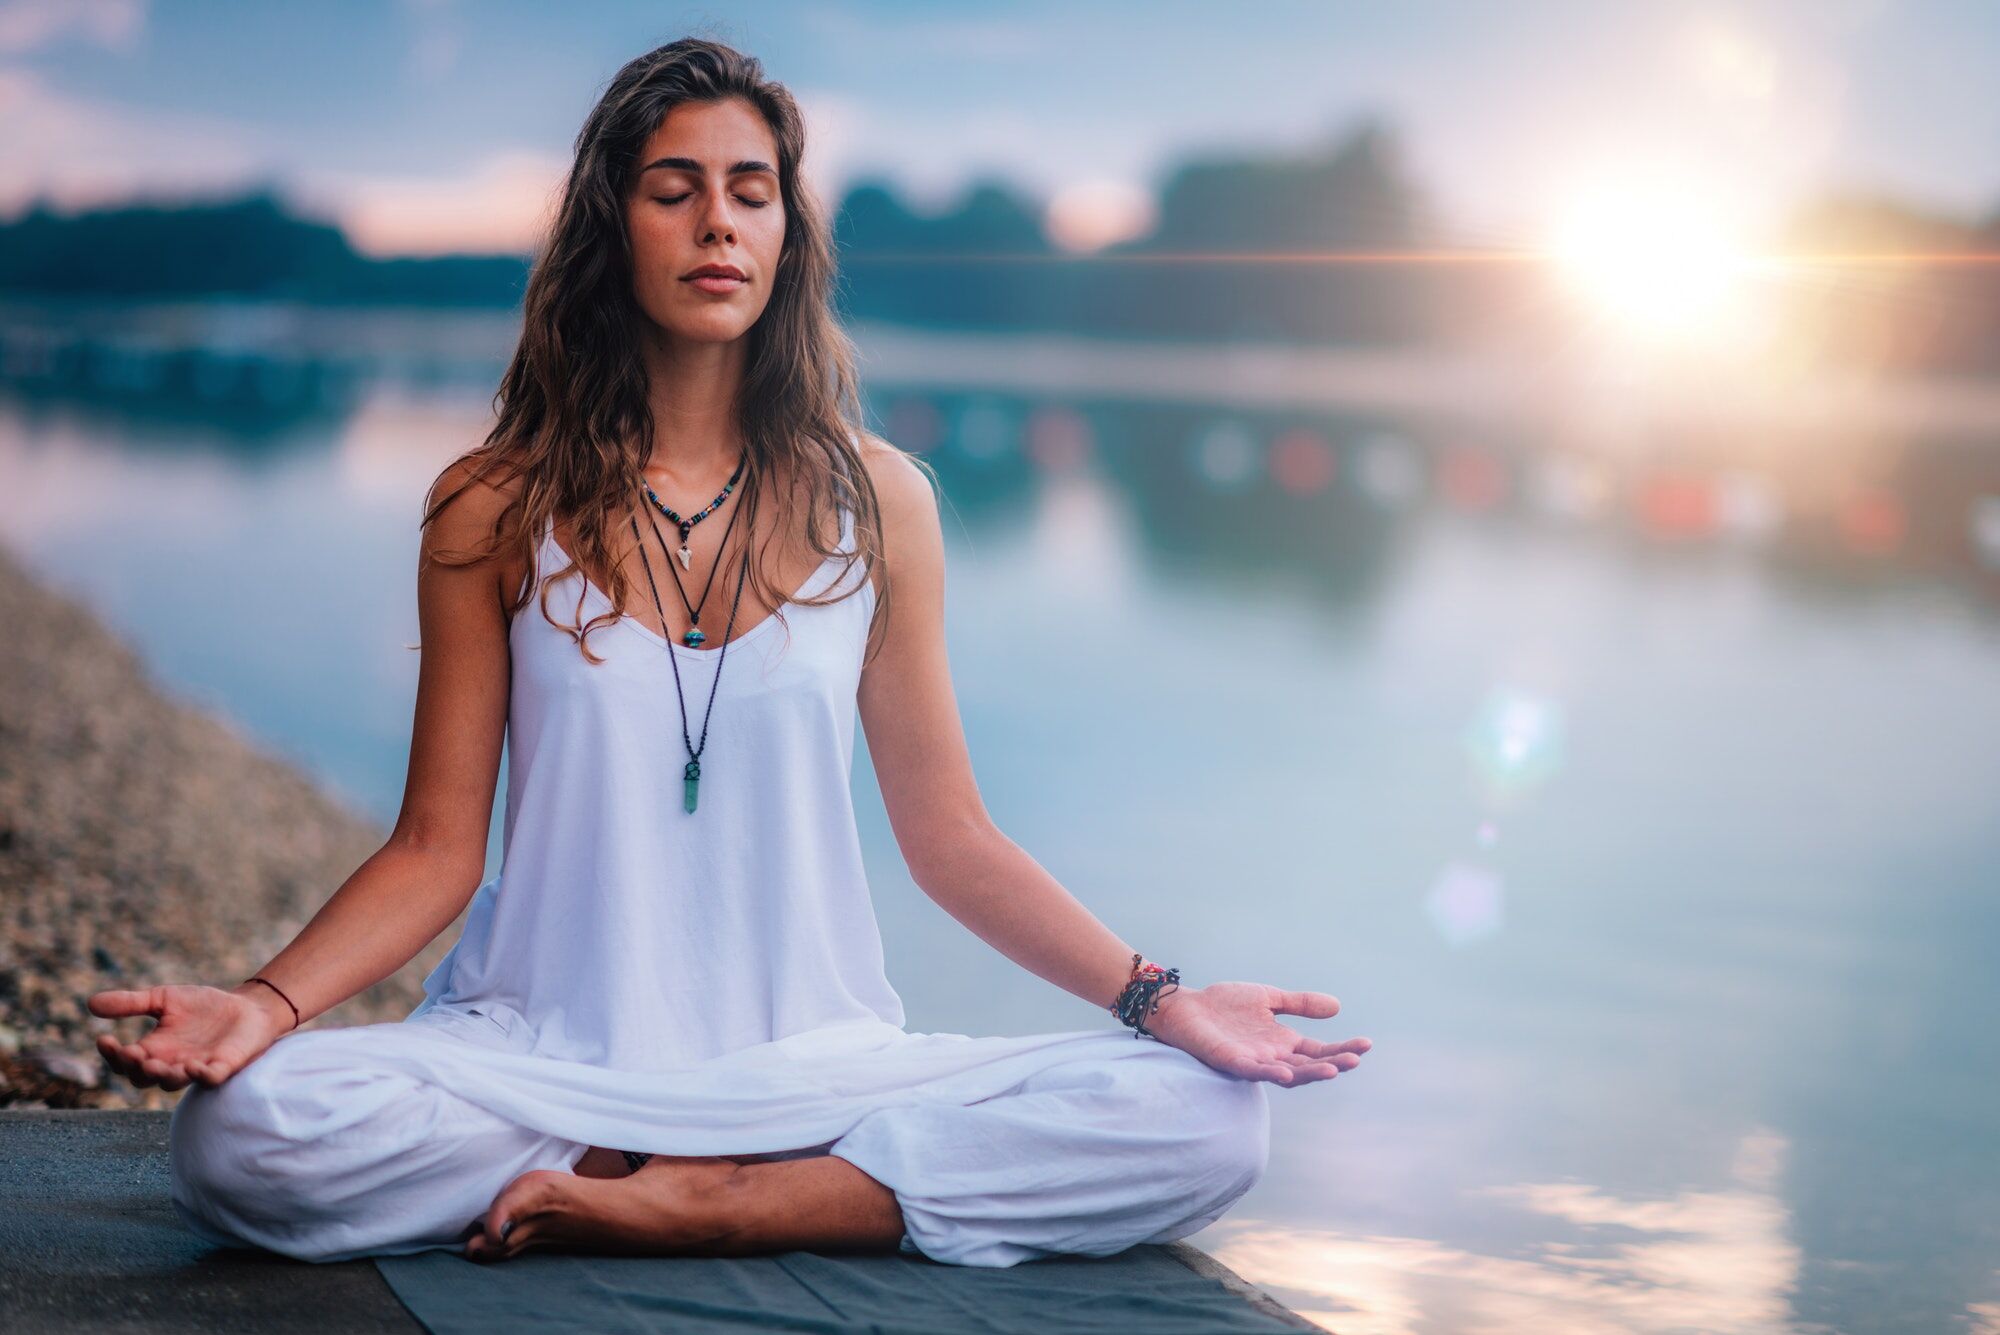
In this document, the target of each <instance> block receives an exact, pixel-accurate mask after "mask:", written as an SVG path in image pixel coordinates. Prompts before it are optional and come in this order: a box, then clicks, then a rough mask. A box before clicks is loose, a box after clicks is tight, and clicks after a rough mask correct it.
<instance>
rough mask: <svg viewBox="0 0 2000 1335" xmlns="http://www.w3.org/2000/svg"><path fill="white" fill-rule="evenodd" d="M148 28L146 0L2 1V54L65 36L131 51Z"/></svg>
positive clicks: (50, 43)
mask: <svg viewBox="0 0 2000 1335" xmlns="http://www.w3.org/2000/svg"><path fill="white" fill-rule="evenodd" d="M145 28H146V0H0V53H4V54H8V55H20V54H22V53H24V52H28V51H39V50H41V49H42V48H43V47H45V46H53V45H54V44H55V43H56V42H58V41H60V40H62V39H63V38H65V37H70V36H75V37H76V38H78V39H79V40H81V41H85V42H93V43H95V44H97V45H98V46H103V47H109V48H111V49H112V50H115V51H130V50H132V49H133V47H135V46H136V45H137V44H138V39H139V35H140V33H142V32H144V31H145Z"/></svg>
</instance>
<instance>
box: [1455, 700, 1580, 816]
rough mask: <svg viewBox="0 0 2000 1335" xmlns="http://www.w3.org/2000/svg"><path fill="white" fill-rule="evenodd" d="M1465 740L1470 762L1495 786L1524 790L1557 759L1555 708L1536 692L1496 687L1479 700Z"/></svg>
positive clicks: (1559, 737)
mask: <svg viewBox="0 0 2000 1335" xmlns="http://www.w3.org/2000/svg"><path fill="white" fill-rule="evenodd" d="M1465 740H1466V750H1467V752H1468V753H1469V754H1470V756H1471V757H1472V763H1473V767H1474V768H1475V769H1476V770H1477V771H1478V772H1479V774H1480V777H1482V778H1483V779H1485V780H1486V782H1487V783H1488V784H1490V785H1491V786H1492V787H1493V788H1494V789H1495V790H1496V791H1500V792H1515V791H1519V790H1522V789H1526V788H1529V787H1532V786H1534V785H1535V784H1537V783H1540V782H1541V781H1542V780H1543V779H1545V778H1547V777H1548V776H1549V775H1550V774H1552V773H1554V772H1555V770H1556V768H1557V766H1558V765H1559V764H1560V763H1561V761H1562V717H1561V711H1560V709H1559V708H1558V707H1557V705H1556V704H1555V702H1554V701H1551V700H1549V699H1546V698H1544V697H1542V696H1537V695H1532V694H1529V693H1527V692H1524V691H1517V690H1514V689H1512V688H1509V687H1498V688H1495V689H1494V690H1493V691H1492V692H1491V693H1490V694H1489V695H1488V696H1487V697H1486V699H1485V701H1484V702H1483V703H1482V704H1481V705H1480V707H1479V710H1478V712H1477V713H1476V714H1475V715H1474V717H1473V721H1472V724H1471V726H1470V727H1469V728H1468V729H1467V730H1466V739H1465Z"/></svg>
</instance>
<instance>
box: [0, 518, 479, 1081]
mask: <svg viewBox="0 0 2000 1335" xmlns="http://www.w3.org/2000/svg"><path fill="white" fill-rule="evenodd" d="M0 627H5V630H4V632H0V1107H11V1108H41V1107H47V1108H168V1107H172V1106H173V1104H175V1103H176V1102H178V1101H179V1099H180V1097H181V1095H182V1093H184V1092H185V1091H179V1090H177V1091H172V1092H169V1091H164V1090H160V1089H137V1088H134V1087H133V1086H132V1085H131V1084H130V1083H129V1082H128V1081H126V1080H125V1079H124V1078H123V1077H122V1076H120V1075H117V1074H116V1073H115V1072H113V1071H112V1070H111V1069H110V1067H108V1066H107V1065H106V1064H105V1062H104V1060H103V1058H102V1057H101V1056H99V1055H98V1052H97V1049H96V1046H95V1038H96V1036H97V1034H99V1033H101V1032H104V1031H106V1030H110V1029H113V1028H114V1026H115V1027H116V1029H117V1032H119V1033H121V1034H124V1035H126V1036H127V1037H130V1038H136V1037H138V1036H139V1035H141V1034H143V1033H144V1032H146V1031H147V1030H148V1029H150V1028H151V1027H152V1024H153V1021H152V1020H151V1019H148V1018H139V1019H131V1020H119V1021H115V1022H114V1021H111V1020H107V1019H103V1018H100V1017H98V1016H94V1015H92V1014H90V1012H89V1010H88V1009H87V1008H86V1007H85V1005H84V1002H85V999H86V998H88V997H89V996H90V994H91V993H93V992H96V991H98V990H100V989H103V988H109V987H148V986H151V985H153V984H155V983H209V984H213V985H216V986H220V987H229V986H232V985H234V984H235V983H238V982H240V981H242V980H243V979H244V978H247V977H249V976H250V975H251V974H252V973H254V972H256V971H257V970H258V969H259V968H261V967H262V966H263V965H264V964H265V963H266V962H268V961H269V959H270V958H271V956H272V955H274V954H275V953H277V951H278V950H279V949H281V948H282V947H283V946H284V945H285V943H286V942H288V941H290V940H291V938H292V936H293V935H294V934H295V933H296V932H297V931H298V929H299V928H300V927H302V926H304V925H305V923H306V921H307V920H308V919H309V918H311V917H312V915H313V914H314V913H315V912H317V911H318V909H319V907H320V905H321V904H323V903H325V902H326V900H327V898H328V897H329V896H331V895H332V894H333V892H334V891H335V890H336V889H338V888H339V886H340V884H341V882H342V881H344V880H346V878H347V877H348V876H349V875H351V874H352V873H353V871H354V869H355V868H356V867H358V866H360V865H361V863H362V861H363V860H364V859H366V858H367V857H368V856H369V855H370V854H371V853H373V852H374V851H375V850H376V849H377V848H378V847H380V846H381V842H382V838H383V835H384V833H385V831H383V830H382V829H381V828H379V827H378V826H376V825H374V824H373V823H371V822H369V821H367V820H365V819H363V818H362V817H360V816H359V815H357V814H356V813H354V812H353V811H351V810H349V809H348V808H346V807H344V806H343V805H342V804H340V803H339V802H337V801H336V800H334V799H333V798H332V797H330V796H329V795H328V794H326V793H325V792H323V791H321V790H320V789H319V788H317V787H315V786H314V784H313V783H312V782H311V781H310V780H309V779H307V778H306V777H305V776H304V775H302V774H301V773H300V772H299V771H298V770H297V769H295V768H294V767H292V766H291V765H289V764H288V763H286V762H285V761H283V760H280V759H278V758H276V757H274V756H272V755H270V754H269V753H267V752H265V751H264V750H262V749H261V748H259V747H258V746H257V745H256V744H255V743H253V742H252V741H250V740H249V739H247V738H246V737H245V736H244V735H243V734H242V733H241V732H240V731H239V730H238V729H236V728H235V727H233V726H232V725H230V724H229V723H227V722H225V721H224V720H222V719H219V718H217V717H215V716H213V715H211V714H208V713H206V712H204V711H202V710H200V709H197V708H194V707H191V706H190V705H188V704H185V703H183V702H181V701H178V700H175V699H173V698H171V697H170V696H169V695H168V694H167V693H165V692H163V691H162V690H161V689H160V687H159V686H158V685H156V684H155V683H153V682H152V681H151V680H150V679H149V678H148V676H147V673H146V670H145V668H144V665H143V664H141V663H140V661H139V660H138V658H137V657H136V656H135V655H134V654H133V652H132V650H131V649H130V648H128V647H127V646H126V645H125V644H123V643H122V642H121V641H119V640H118V639H117V637H116V636H114V635H113V634H112V633H111V632H110V631H109V630H107V629H106V628H105V627H104V626H103V625H102V624H101V623H100V622H99V621H98V620H97V619H96V618H95V617H94V616H93V615H91V614H90V613H89V612H87V611H86V610H84V609H83V608H82V607H80V606H79V605H77V604H76V603H75V602H73V601H71V600H70V599H67V598H64V597H62V596H60V595H58V594H56V593H55V592H53V591H51V590H49V589H48V588H46V587H44V586H43V585H42V584H41V583H40V582H38V581H37V580H36V579H35V578H34V576H33V575H32V574H31V573H30V572H29V571H28V570H27V569H26V568H25V567H24V566H23V565H22V564H21V563H20V561H19V559H18V558H16V557H15V556H14V555H13V554H12V553H11V552H9V551H7V550H6V549H5V548H4V547H0ZM461 920H462V918H461ZM457 936H458V924H457V923H454V924H453V925H452V926H451V927H450V928H447V929H446V930H445V931H444V932H442V933H440V934H439V936H438V938H437V939H436V940H435V941H433V942H431V944H430V945H428V946H426V947H425V948H424V950H423V951H422V952H421V953H420V954H419V955H418V956H417V958H416V959H415V960H413V961H411V963H409V964H407V965H405V966H404V967H403V968H402V969H401V970H399V971H398V972H397V973H396V974H395V975H394V976H392V977H390V978H388V979H386V980H385V981H383V982H382V983H380V984H378V985H377V986H375V987H373V988H370V989H369V990H368V991H366V992H363V993H361V994H360V995H358V996H356V997H353V998H351V999H349V1000H348V1001H346V1002H344V1003H343V1004H341V1005H339V1006H336V1007H334V1008H333V1009H332V1010H330V1011H328V1012H327V1013H326V1014H324V1015H321V1016H318V1017H315V1018H314V1019H313V1020H311V1021H309V1022H308V1023H307V1024H306V1025H305V1028H308V1029H317V1028H337V1027H341V1026H345V1025H356V1024H372V1023H376V1022H378V1021H384V1020H400V1019H402V1018H403V1017H404V1016H405V1015H407V1014H409V1012H410V1010H411V1008H412V1007H414V1006H415V1005H416V1004H417V1002H418V1001H419V1000H421V999H422V997H423V988H422V981H423V978H424V975H425V974H426V973H428V972H429V971H430V969H431V967H432V965H434V964H435V963H436V962H437V960H438V959H439V958H440V957H441V956H442V955H443V954H444V952H445V950H446V949H448V948H449V947H450V945H451V943H452V941H454V940H456V939H457Z"/></svg>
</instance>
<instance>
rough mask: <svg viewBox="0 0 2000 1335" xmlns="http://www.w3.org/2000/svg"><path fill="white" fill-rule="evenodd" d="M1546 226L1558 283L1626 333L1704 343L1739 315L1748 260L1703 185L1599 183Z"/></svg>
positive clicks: (1549, 249)
mask: <svg viewBox="0 0 2000 1335" xmlns="http://www.w3.org/2000/svg"><path fill="white" fill-rule="evenodd" d="M1553 231H1554V236H1553V238H1552V240H1551V243H1550V245H1549V247H1548V251H1547V253H1548V257H1549V259H1550V260H1551V261H1552V262H1553V263H1554V265H1555V267H1556V271H1557V273H1558V275H1559V277H1560V278H1561V279H1562V281H1563V282H1564V284H1565V286H1566V287H1567V288H1569V289H1570V290H1571V291H1572V292H1573V293H1574V294H1575V295H1576V297H1577V298H1578V299H1579V300H1580V301H1582V302H1583V303H1584V304H1585V305H1587V306H1588V307H1589V308H1590V309H1591V310H1592V311H1593V313H1595V314H1596V315H1598V316H1600V317H1602V318H1604V319H1606V320H1608V321H1611V322H1614V323H1616V324H1617V325H1619V326H1621V327H1623V328H1624V329H1626V330H1627V331H1629V332H1630V333H1632V334H1635V335H1638V336H1642V337H1659V338H1669V339H1683V338H1696V339H1699V340H1701V341H1704V342H1707V341H1711V340H1713V339H1716V338H1718V337H1720V336H1723V335H1726V334H1727V333H1728V332H1729V330H1730V329H1731V328H1732V327H1734V326H1736V325H1737V324H1738V323H1739V320H1740V317H1741V315H1742V310H1741V305H1742V302H1743V298H1744V296H1745V294H1746V283H1745V281H1744V280H1745V278H1746V277H1747V276H1748V273H1749V270H1750V263H1751V261H1750V258H1749V256H1748V255H1747V254H1746V253H1745V251H1744V250H1743V249H1742V246H1741V242H1740V240H1739V238H1738V236H1737V235H1736V234H1735V229H1733V228H1731V227H1730V226H1729V225H1728V223H1727V222H1726V220H1725V218H1724V216H1723V215H1722V213H1721V211H1719V210H1717V209H1715V208H1713V207H1711V206H1710V205H1709V203H1708V201H1707V200H1706V199H1705V198H1704V196H1703V194H1702V192H1699V191H1696V190H1676V191H1669V190H1665V189H1662V188H1660V187H1658V186H1654V187H1651V188H1645V187H1639V188H1630V189H1606V190H1602V191H1599V192H1597V193H1594V194H1590V195H1587V196H1583V197H1580V198H1578V199H1577V200H1575V201H1573V202H1572V203H1571V204H1570V205H1569V206H1567V207H1566V208H1565V209H1564V210H1563V211H1562V212H1561V213H1560V215H1559V216H1558V218H1557V220H1556V224H1555V227H1554V229H1553Z"/></svg>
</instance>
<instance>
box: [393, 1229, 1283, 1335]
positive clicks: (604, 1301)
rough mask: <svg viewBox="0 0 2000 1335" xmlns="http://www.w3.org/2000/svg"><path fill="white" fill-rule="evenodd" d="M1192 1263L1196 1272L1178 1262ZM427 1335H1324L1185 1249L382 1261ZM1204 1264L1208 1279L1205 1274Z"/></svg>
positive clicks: (443, 1256) (423, 1255) (434, 1256)
mask: <svg viewBox="0 0 2000 1335" xmlns="http://www.w3.org/2000/svg"><path fill="white" fill-rule="evenodd" d="M1182 1257H1186V1258H1187V1259H1186V1260H1183V1259H1181V1258H1182ZM375 1264H376V1266H377V1267H378V1268H380V1270H381V1271H382V1274H383V1277H384V1278H386V1279H387V1280H388V1282H389V1286H390V1287H391V1288H392V1289H394V1290H395V1291H396V1294H397V1296H398V1297H400V1298H401V1299H402V1300H403V1302H404V1303H405V1304H406V1305H407V1306H408V1307H409V1309H410V1311H411V1312H413V1313H414V1314H415V1315H416V1316H417V1318H418V1319H419V1320H420V1321H422V1322H423V1323H424V1325H425V1326H427V1327H429V1329H430V1331H431V1332H432V1335H488V1332H493V1331H525V1332H551V1333H553V1332H557V1331H562V1332H573V1331H578V1330H588V1331H592V1332H599V1333H601V1335H638V1332H642V1331H643V1332H672V1333H673V1335H725V1333H727V1335H740V1332H743V1331H751V1330H756V1331H809V1332H815V1333H816V1335H821V1333H823V1335H858V1333H859V1332H870V1333H871V1335H957V1332H961V1331H963V1332H979V1333H981V1335H989V1333H990V1335H1048V1333H1049V1332H1055V1331H1060V1332H1063V1333H1064V1335H1093V1333H1094V1332H1105V1335H1110V1333H1111V1332H1118V1335H1131V1332H1134V1331H1145V1332H1148V1335H1236V1333H1237V1332H1276V1331H1283V1332H1286V1335H1295V1333H1296V1332H1297V1331H1299V1330H1301V1329H1304V1330H1319V1329H1321V1328H1320V1327H1318V1326H1315V1325H1312V1324H1311V1323H1310V1322H1307V1321H1306V1320H1305V1319H1304V1318H1302V1317H1300V1316H1298V1315H1296V1314H1294V1313H1290V1312H1285V1311H1283V1309H1281V1308H1279V1307H1278V1306H1277V1304H1276V1303H1275V1302H1274V1301H1273V1300H1271V1299H1270V1298H1269V1297H1268V1296H1265V1295H1263V1294H1261V1293H1260V1292H1258V1291H1256V1290H1254V1289H1251V1288H1250V1286H1248V1285H1246V1284H1245V1283H1244V1282H1243V1281H1242V1280H1240V1279H1238V1278H1237V1277H1236V1276H1234V1275H1233V1274H1231V1273H1230V1272H1228V1271H1227V1270H1225V1269H1224V1268H1223V1267H1222V1266H1221V1265H1220V1263H1219V1262H1216V1261H1215V1260H1214V1258H1212V1257H1209V1256H1207V1255H1206V1254H1205V1253H1203V1252H1200V1251H1198V1250H1196V1249H1194V1248H1189V1247H1186V1246H1184V1245H1183V1244H1178V1243H1177V1244H1173V1245H1172V1246H1169V1247H1156V1246H1148V1245H1142V1246H1138V1247H1132V1248H1128V1249H1127V1250H1125V1251H1123V1252H1121V1253H1119V1254H1118V1255H1116V1256H1105V1257H1088V1256H1057V1257H1048V1258H1045V1259H1043V1260H1039V1261H1027V1262H1024V1263H1022V1264H1020V1265H1017V1266H1010V1267H1008V1268H1006V1269H1004V1270H1002V1269H992V1268H987V1267H977V1266H955V1265H940V1264H938V1263H937V1262H934V1261H930V1260H928V1259H925V1258H923V1257H910V1256H906V1255H901V1254H897V1255H879V1256H876V1255H844V1256H833V1255H820V1254H817V1253H814V1252H803V1251H800V1252H784V1253H780V1254H778V1255H775V1256H757V1257H626V1256H580V1255H571V1254H567V1253H562V1254H557V1253H536V1252H532V1251H530V1252H525V1253H523V1254H522V1255H520V1256H517V1257H515V1258H514V1259H513V1260H511V1261H503V1262H497V1263H493V1264H481V1263H479V1262H476V1261H468V1260H466V1259H465V1258H464V1257H462V1256H460V1255H458V1254H457V1253H455V1252H447V1251H429V1252H418V1253H415V1254H414V1255H410V1256H385V1257H377V1258H376V1261H375ZM1195 1266H1200V1267H1201V1268H1202V1271H1205V1272H1206V1273H1201V1272H1198V1271H1197V1270H1196V1269H1195V1268H1193V1267H1195Z"/></svg>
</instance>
